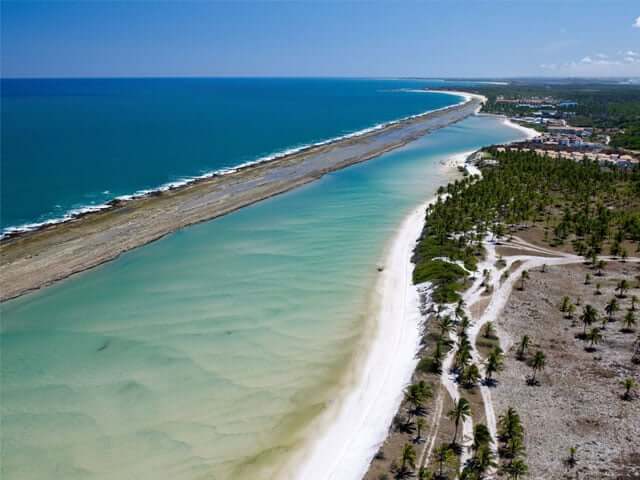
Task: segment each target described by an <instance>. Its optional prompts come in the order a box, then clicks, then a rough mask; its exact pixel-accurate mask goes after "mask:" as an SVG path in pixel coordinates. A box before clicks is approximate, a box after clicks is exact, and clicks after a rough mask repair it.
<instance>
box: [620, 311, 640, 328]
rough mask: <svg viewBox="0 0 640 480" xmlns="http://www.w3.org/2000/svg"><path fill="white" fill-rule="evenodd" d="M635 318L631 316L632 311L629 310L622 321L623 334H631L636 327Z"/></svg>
mask: <svg viewBox="0 0 640 480" xmlns="http://www.w3.org/2000/svg"><path fill="white" fill-rule="evenodd" d="M636 323H637V322H636V316H635V315H634V314H633V311H631V310H629V311H628V312H627V314H626V315H625V316H624V320H623V325H624V328H623V329H622V331H623V332H625V333H631V332H633V331H634V329H633V327H635V326H636Z"/></svg>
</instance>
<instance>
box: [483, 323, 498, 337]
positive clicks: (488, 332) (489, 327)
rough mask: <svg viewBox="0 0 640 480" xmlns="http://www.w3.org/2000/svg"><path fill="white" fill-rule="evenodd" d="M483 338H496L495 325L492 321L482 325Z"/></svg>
mask: <svg viewBox="0 0 640 480" xmlns="http://www.w3.org/2000/svg"><path fill="white" fill-rule="evenodd" d="M484 338H496V327H494V325H493V322H487V324H486V325H485V327H484Z"/></svg>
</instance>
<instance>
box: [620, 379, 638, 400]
mask: <svg viewBox="0 0 640 480" xmlns="http://www.w3.org/2000/svg"><path fill="white" fill-rule="evenodd" d="M621 383H622V386H623V387H624V394H623V395H622V398H623V399H624V400H631V393H632V390H634V389H635V388H636V387H637V386H638V384H637V383H636V381H635V380H634V379H633V378H630V377H629V378H625V379H624V380H623V381H622V382H621Z"/></svg>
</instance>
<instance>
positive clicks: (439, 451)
mask: <svg viewBox="0 0 640 480" xmlns="http://www.w3.org/2000/svg"><path fill="white" fill-rule="evenodd" d="M433 455H434V457H435V459H436V462H438V478H442V477H443V473H444V465H445V464H447V463H449V462H451V460H452V459H453V452H452V451H451V447H449V445H446V444H444V443H443V444H442V445H440V446H439V447H438V448H436V449H435V450H434V452H433Z"/></svg>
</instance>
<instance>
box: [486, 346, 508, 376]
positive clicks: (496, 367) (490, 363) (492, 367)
mask: <svg viewBox="0 0 640 480" xmlns="http://www.w3.org/2000/svg"><path fill="white" fill-rule="evenodd" d="M503 363H504V355H503V353H502V349H501V348H500V347H497V346H496V347H495V348H494V349H493V350H491V352H490V353H489V356H488V357H487V361H486V363H485V368H484V371H485V374H486V378H487V381H488V382H489V383H491V382H492V380H493V374H494V373H497V372H499V371H500V370H502V366H503Z"/></svg>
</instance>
